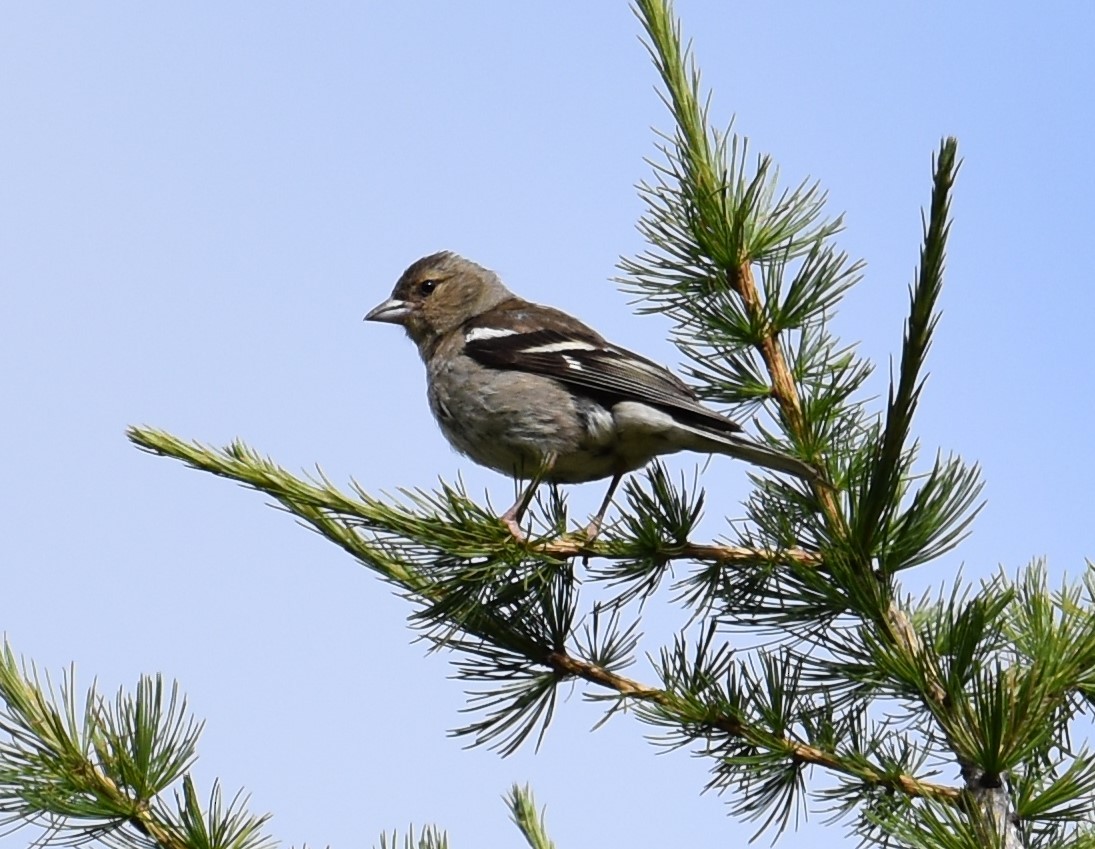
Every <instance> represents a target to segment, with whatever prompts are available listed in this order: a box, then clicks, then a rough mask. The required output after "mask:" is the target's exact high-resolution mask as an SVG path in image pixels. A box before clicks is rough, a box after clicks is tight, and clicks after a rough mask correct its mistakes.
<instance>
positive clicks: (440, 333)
mask: <svg viewBox="0 0 1095 849" xmlns="http://www.w3.org/2000/svg"><path fill="white" fill-rule="evenodd" d="M365 320H366V321H383V322H388V323H391V324H399V325H402V326H403V328H404V329H405V330H406V331H407V335H408V336H410V337H411V340H412V341H413V342H414V343H415V345H417V346H418V353H419V354H421V356H422V359H423V361H424V362H425V364H426V378H427V383H428V390H427V397H428V398H429V403H430V409H431V410H432V411H433V414H434V417H435V418H436V419H437V423H438V425H439V426H440V428H441V432H442V433H443V434H444V435H445V438H446V439H447V440H448V441H449V443H450V444H451V445H452V446H453V447H454V448H455V449H456V450H457V451H459V452H461V453H462V454H466V455H467V456H469V457H470V458H471V459H472V460H474V461H475V462H477V463H479V464H481V465H484V466H489V467H490V468H492V469H495V470H496V471H499V472H502V473H503V474H506V475H510V476H512V477H515V478H518V479H530V483H529V485H528V486H527V487H526V488H525V490H524V492H523V493H522V494H521V496H520V497H519V498H518V499H517V502H516V503H515V504H514V505H513V506H512V507H511V508H510V509H509V510H507V511H506V512H505V513H504V514H503V515H502V516H501V520H502V522H504V523H505V525H506V526H507V527H508V528H509V530H510V531H511V532H512V533H513V535H514V536H515V537H517V538H519V539H524V538H525V533H524V532H523V531H522V529H521V527H520V520H521V516H522V514H523V513H524V511H525V510H526V509H527V508H528V505H529V502H530V501H531V500H532V496H533V493H534V492H535V489H536V487H537V485H538V484H539V483H540V482H541V481H548V482H551V483H584V482H586V481H592V480H600V479H602V478H611V483H610V484H609V487H608V493H607V494H606V495H605V498H604V501H603V502H602V503H601V507H600V509H599V510H598V511H597V514H596V516H594V518H593V520H592V522H591V523H590V525H589V527H588V528H587V533H588V534H589V536H590V537H593V536H595V535H596V534H597V532H598V531H599V529H600V526H601V522H602V521H603V519H604V514H605V511H606V510H607V509H608V506H609V504H610V502H611V500H612V495H613V493H615V491H616V487H617V486H618V485H619V483H620V479H621V478H622V477H623V476H624V475H625V474H627V473H628V472H631V471H634V470H635V469H638V468H641V467H642V466H645V465H646V464H647V463H648V462H649V461H650V460H652V459H653V458H654V457H656V456H658V455H660V454H672V453H675V452H677V451H697V452H701V453H705V454H711V453H714V454H725V455H727V456H729V457H736V458H738V459H740V460H746V461H748V462H750V463H755V464H757V465H760V466H764V467H766V468H769V469H774V470H776V471H780V472H787V473H789V474H792V475H796V476H798V477H800V478H805V479H807V480H812V481H817V480H819V479H820V476H819V474H818V472H817V471H816V470H815V469H814V468H813V467H811V466H809V465H807V464H806V463H804V462H803V461H802V460H799V459H797V458H795V457H792V456H790V455H788V454H785V453H783V452H781V451H777V450H775V449H773V448H769V447H768V446H766V445H762V444H760V443H758V442H754V441H753V440H751V439H749V438H748V437H746V436H744V435H743V434H742V429H741V427H740V426H739V425H737V424H736V423H735V422H733V421H731V420H730V419H728V418H726V417H725V416H723V415H721V414H719V413H716V412H715V411H714V410H709V409H708V408H707V407H704V406H703V405H702V404H700V403H699V401H698V400H697V397H696V394H695V393H694V392H693V391H692V390H691V389H689V388H688V387H687V386H686V385H685V384H684V383H683V382H681V381H680V380H679V379H678V378H677V377H676V376H675V375H673V374H672V373H670V372H669V371H668V370H667V369H665V368H663V367H662V366H660V365H658V364H657V363H654V362H651V361H650V360H648V359H646V358H645V357H641V356H639V355H638V354H634V353H632V352H631V351H627V350H625V349H623V348H620V347H617V346H616V345H613V344H611V343H610V342H608V341H606V340H605V339H604V338H603V337H602V336H601V335H600V334H598V333H597V332H596V331H594V330H592V329H590V328H589V327H587V326H586V325H584V324H583V323H582V322H580V321H579V320H578V319H576V318H574V317H572V316H569V315H567V314H566V313H564V312H561V311H559V310H557V309H553V308H551V307H545V306H540V305H539V304H533V303H530V302H529V301H525V300H522V299H521V298H519V297H517V296H516V295H514V294H513V293H512V292H510V291H509V289H507V288H506V287H505V286H504V285H502V281H501V280H500V279H499V278H498V275H496V274H495V273H494V272H492V271H489V270H487V269H486V268H483V267H482V266H479V265H476V264H475V263H474V262H471V261H469V260H466V259H464V258H463V257H460V256H457V255H456V254H454V253H450V252H448V251H444V252H441V253H436V254H431V255H430V256H427V257H423V258H422V259H420V260H418V261H417V262H415V263H414V264H413V265H411V266H410V268H408V269H407V270H406V271H405V272H403V276H402V277H400V278H399V281H398V282H397V283H396V285H395V289H394V290H393V291H392V295H391V297H390V298H388V300H386V301H384V302H383V303H382V304H379V305H378V306H376V307H375V308H374V309H372V310H370V312H369V313H368V315H366V316H365Z"/></svg>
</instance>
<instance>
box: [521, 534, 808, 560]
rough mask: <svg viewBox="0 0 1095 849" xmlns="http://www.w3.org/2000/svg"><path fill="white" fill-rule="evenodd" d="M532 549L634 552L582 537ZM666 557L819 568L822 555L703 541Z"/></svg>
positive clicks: (567, 553)
mask: <svg viewBox="0 0 1095 849" xmlns="http://www.w3.org/2000/svg"><path fill="white" fill-rule="evenodd" d="M529 549H530V550H531V551H534V552H536V553H541V554H546V555H548V556H550V557H559V558H569V557H600V558H608V559H612V558H613V557H614V556H618V557H621V558H622V557H631V556H633V555H630V554H627V555H623V554H621V555H613V554H612V553H611V552H610V551H606V550H605V549H604V548H603V547H601V546H596V545H593V544H590V543H589V541H588V540H586V539H585V538H584V537H581V536H571V537H557V538H555V539H552V540H549V541H547V542H545V543H543V544H532V545H530V546H529ZM661 556H662V557H663V558H664V559H666V560H707V561H711V562H714V563H718V564H720V565H725V566H752V565H756V564H758V563H794V564H795V565H797V566H806V567H818V566H820V565H821V564H822V560H821V556H820V555H819V554H817V553H816V552H813V551H807V550H806V549H804V548H787V549H782V550H775V549H767V548H749V547H747V546H741V545H706V544H703V543H691V542H689V543H684V544H683V545H677V546H673V547H672V548H670V549H667V550H666V551H665V552H662V553H661Z"/></svg>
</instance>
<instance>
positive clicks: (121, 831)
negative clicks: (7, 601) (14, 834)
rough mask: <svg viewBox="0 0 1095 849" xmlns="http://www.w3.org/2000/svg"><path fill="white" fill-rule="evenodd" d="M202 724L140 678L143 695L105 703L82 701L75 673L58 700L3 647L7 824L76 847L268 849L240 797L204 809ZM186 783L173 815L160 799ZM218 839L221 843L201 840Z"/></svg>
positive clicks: (175, 697)
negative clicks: (90, 843)
mask: <svg viewBox="0 0 1095 849" xmlns="http://www.w3.org/2000/svg"><path fill="white" fill-rule="evenodd" d="M200 732H201V725H200V723H197V722H195V721H194V720H193V719H191V718H190V717H189V716H188V715H187V713H186V704H185V701H184V700H182V699H181V698H180V697H179V694H178V690H177V688H176V687H174V686H173V687H171V688H170V690H169V691H166V690H165V688H164V686H163V682H162V681H161V680H160V679H158V678H157V679H149V678H142V679H141V680H140V681H139V682H138V684H137V689H136V695H135V696H130V695H127V694H125V693H119V695H118V697H117V699H116V700H115V703H114V704H113V705H110V704H109V703H107V702H105V701H104V700H103V699H102V698H101V697H100V696H99V695H98V694H97V693H96V692H95V689H94V687H93V688H91V689H90V690H89V691H88V692H87V693H86V694H85V695H83V697H81V696H79V695H78V694H77V693H76V689H75V681H74V679H73V675H72V673H71V672H70V673H69V674H68V675H66V676H65V679H64V682H63V684H62V686H61V688H60V693H59V694H56V693H54V691H53V687H52V685H51V684H50V682H49V679H48V678H47V679H46V680H45V682H44V683H43V681H42V680H41V679H40V678H39V676H38V674H37V672H36V670H34V668H33V667H31V668H29V669H27V668H25V667H24V668H21V667H20V663H19V661H18V660H17V659H16V657H15V655H14V653H13V652H12V650H11V647H10V646H8V645H7V644H6V643H5V644H4V646H3V650H2V652H0V733H2V734H3V739H0V822H2V823H14V824H30V823H34V824H37V825H40V826H42V827H43V828H44V829H45V830H46V832H47V836H49V837H60V838H62V839H64V840H66V841H69V842H73V843H76V842H81V841H85V840H88V839H91V838H103V839H107V840H108V841H110V842H112V843H114V844H115V845H123V846H134V845H146V844H147V840H152V841H154V842H155V843H156V844H157V845H158V846H160V847H162V849H193V847H195V846H208V845H217V846H224V847H231V849H269V847H270V846H271V845H272V844H271V842H270V840H269V838H267V837H266V836H265V835H263V834H262V833H261V831H260V829H261V827H262V825H263V824H264V823H265V821H266V819H267V818H266V817H264V816H253V815H251V814H249V813H247V812H246V810H245V809H244V802H245V801H246V800H245V799H244V798H243V797H242V796H237V797H236V798H235V799H234V800H233V801H232V802H231V803H230V804H229V805H228V807H227V808H225V807H224V806H223V805H222V804H221V794H220V790H219V788H218V787H216V786H214V788H213V791H212V793H211V795H210V801H209V804H208V806H207V807H206V808H204V809H203V807H202V805H201V803H200V801H199V800H198V798H197V795H196V792H195V790H194V786H193V783H192V782H191V781H190V779H189V776H188V775H187V774H186V770H188V769H189V768H190V766H191V765H192V764H193V762H194V760H195V744H196V742H197V738H198V735H199V734H200ZM180 780H181V781H182V785H183V790H182V794H181V796H177V799H176V805H175V806H174V809H172V808H171V807H170V806H168V805H167V804H166V803H165V802H164V801H163V798H162V797H163V795H164V794H165V793H166V792H167V791H168V790H169V789H170V788H171V787H172V786H173V785H175V783H176V782H177V781H180ZM210 834H215V835H216V842H215V844H214V843H211V842H210V841H209V840H204V842H203V835H204V836H205V837H208V835H210Z"/></svg>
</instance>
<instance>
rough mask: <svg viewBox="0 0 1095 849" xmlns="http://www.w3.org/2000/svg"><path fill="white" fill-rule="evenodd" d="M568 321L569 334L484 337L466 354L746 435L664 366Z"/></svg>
mask: <svg viewBox="0 0 1095 849" xmlns="http://www.w3.org/2000/svg"><path fill="white" fill-rule="evenodd" d="M542 309H544V308H542ZM551 312H555V311H554V310H552V311H551ZM560 315H562V314H560ZM537 317H539V316H537ZM565 318H566V319H569V321H570V322H573V324H570V325H568V326H567V327H565V329H554V328H538V329H536V330H529V331H526V332H520V331H518V332H514V333H510V334H508V335H504V336H484V337H483V338H475V339H472V340H470V341H468V342H467V343H466V344H465V346H464V351H465V353H467V355H468V356H470V357H472V359H474V360H475V361H476V362H478V363H480V364H481V365H484V366H488V367H490V368H499V369H515V370H517V371H525V372H529V373H531V374H540V375H544V376H545V377H551V378H554V379H555V380H558V381H559V382H560V383H564V384H567V385H568V386H571V387H573V388H575V389H578V390H585V392H586V393H587V394H589V395H591V396H593V397H597V398H598V399H607V400H609V401H610V402H618V401H638V402H641V403H644V404H650V405H651V406H654V407H658V408H660V409H663V410H665V411H666V412H670V413H673V414H674V415H681V416H682V418H684V419H686V420H689V421H690V422H691V423H693V424H696V425H701V426H706V427H709V428H713V429H715V430H718V431H722V432H724V433H727V432H729V433H735V432H738V431H740V430H741V427H740V426H739V425H738V424H736V423H735V422H733V421H731V420H730V419H728V418H726V417H725V416H722V415H719V414H718V413H716V412H715V411H714V410H709V409H707V408H706V407H704V406H703V405H702V404H700V403H699V401H698V400H697V398H696V395H695V393H694V392H693V391H692V390H691V389H689V388H688V386H686V385H685V384H684V383H683V382H682V381H681V380H680V379H679V378H677V376H676V375H674V374H673V373H672V372H670V371H669V370H668V369H666V368H665V367H663V366H660V365H658V364H657V363H655V362H653V361H651V360H648V359H646V358H645V357H642V356H640V355H638V354H636V353H633V352H631V351H628V350H626V349H624V348H620V347H617V346H616V345H612V344H610V343H608V342H606V341H605V340H604V339H603V338H602V337H601V336H600V335H598V334H597V333H595V332H593V331H592V330H590V329H589V328H587V327H586V326H585V325H583V324H581V323H580V322H578V321H577V319H573V318H570V316H565ZM573 325H578V327H577V328H576V327H574V326H573ZM582 331H584V332H582ZM552 348H554V350H552ZM545 349H546V350H545Z"/></svg>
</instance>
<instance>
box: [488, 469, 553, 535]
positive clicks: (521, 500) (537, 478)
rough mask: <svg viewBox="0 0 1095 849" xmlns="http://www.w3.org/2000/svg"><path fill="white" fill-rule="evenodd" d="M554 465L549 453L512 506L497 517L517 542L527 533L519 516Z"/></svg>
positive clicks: (526, 508)
mask: <svg viewBox="0 0 1095 849" xmlns="http://www.w3.org/2000/svg"><path fill="white" fill-rule="evenodd" d="M554 465H555V455H554V454H551V455H549V456H548V457H547V458H546V459H545V460H544V462H543V463H542V464H541V465H540V470H539V471H538V472H537V473H536V474H535V475H534V476H533V477H532V479H531V480H529V482H528V486H526V487H525V491H524V492H522V493H521V495H520V497H518V499H517V501H515V502H514V504H513V506H512V507H510V508H509V510H507V511H506V512H505V513H503V514H502V515H501V516H499V517H498V518H499V519H500V520H501V522H502V524H503V525H505V526H506V528H507V529H508V530H509V532H510V533H511V534H513V538H514V539H516V540H517V541H518V542H527V541H528V538H529V535H528V533H527V532H526V531H525V530H524V528H522V527H521V517H522V516H523V515H524V514H525V511H526V510H528V506H529V504H531V503H532V497H533V496H534V495H535V494H536V488H537V487H538V486H539V485H540V482H541V481H542V480H543V479H544V476H545V475H546V474H547V473H548V472H550V471H551V467H552V466H554Z"/></svg>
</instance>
